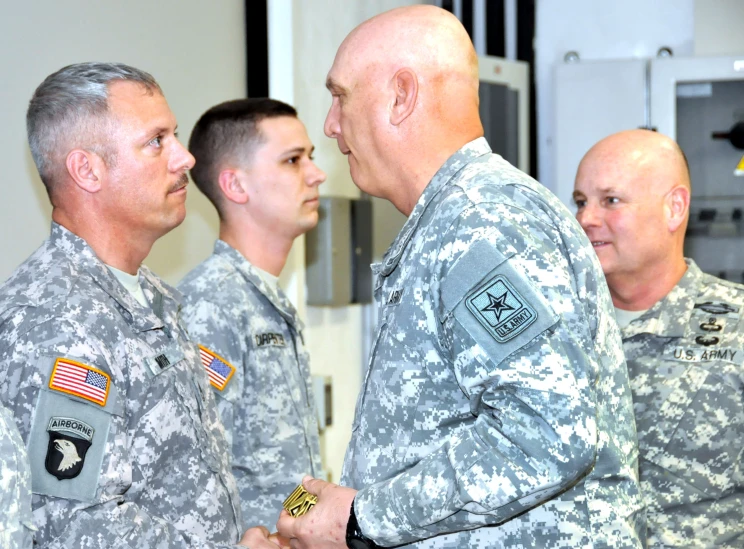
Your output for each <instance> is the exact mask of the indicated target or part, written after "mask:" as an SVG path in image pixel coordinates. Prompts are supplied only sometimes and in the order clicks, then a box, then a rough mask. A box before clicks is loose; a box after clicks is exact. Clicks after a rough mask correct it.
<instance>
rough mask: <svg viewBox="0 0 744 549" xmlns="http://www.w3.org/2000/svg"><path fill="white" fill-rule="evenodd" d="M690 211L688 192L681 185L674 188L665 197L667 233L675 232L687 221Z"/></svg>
mask: <svg viewBox="0 0 744 549" xmlns="http://www.w3.org/2000/svg"><path fill="white" fill-rule="evenodd" d="M689 209H690V191H689V189H687V187H684V186H682V185H680V186H678V187H675V188H674V189H672V190H671V191H669V194H668V195H667V197H666V204H665V210H666V216H667V227H668V228H669V232H672V233H673V232H676V231H677V229H679V228H680V226H681V225H682V224H683V223H684V221H685V219H687V212H688V210H689Z"/></svg>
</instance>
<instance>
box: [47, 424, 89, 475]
mask: <svg viewBox="0 0 744 549" xmlns="http://www.w3.org/2000/svg"><path fill="white" fill-rule="evenodd" d="M47 432H48V433H49V445H48V446H47V455H46V459H45V460H44V466H45V467H46V470H47V472H48V473H49V474H50V475H54V476H55V477H57V480H66V479H71V478H75V477H76V476H78V475H79V474H80V472H81V471H82V470H83V465H85V455H86V454H87V452H88V448H90V445H91V443H92V442H93V433H94V432H95V431H94V429H93V427H91V426H90V425H88V424H87V423H85V422H83V421H80V420H78V419H74V418H71V417H52V418H51V419H50V420H49V426H48V427H47Z"/></svg>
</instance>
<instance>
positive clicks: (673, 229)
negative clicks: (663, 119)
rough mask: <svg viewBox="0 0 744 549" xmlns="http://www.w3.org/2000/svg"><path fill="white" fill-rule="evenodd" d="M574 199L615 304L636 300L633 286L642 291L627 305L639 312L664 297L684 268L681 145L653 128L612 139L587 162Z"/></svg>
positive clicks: (685, 183) (685, 200)
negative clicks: (639, 299) (653, 130)
mask: <svg viewBox="0 0 744 549" xmlns="http://www.w3.org/2000/svg"><path fill="white" fill-rule="evenodd" d="M573 196H574V201H575V202H576V206H577V212H576V218H577V219H578V220H579V223H580V224H581V226H582V227H583V229H584V231H585V232H586V234H587V236H588V237H589V240H590V241H591V242H592V245H593V246H594V250H595V251H596V252H597V256H598V257H599V260H600V263H601V264H602V269H603V271H604V273H605V276H606V277H607V282H608V284H609V286H610V291H611V293H612V294H613V299H615V301H616V305H618V301H623V299H621V298H620V297H618V296H622V295H626V296H627V295H630V296H635V297H637V295H639V293H638V292H633V291H626V290H627V289H628V288H631V289H632V288H637V287H641V288H642V289H643V291H644V292H645V293H643V292H642V293H643V295H644V296H645V297H646V298H647V299H646V301H643V300H641V301H640V302H638V301H637V300H636V301H635V302H634V301H633V299H629V300H628V301H627V302H625V304H626V305H627V304H628V303H631V302H632V303H633V305H634V306H638V307H639V308H645V305H649V303H648V301H650V304H651V305H652V304H653V303H654V302H655V300H656V299H658V298H660V297H663V296H664V295H666V293H667V292H668V291H669V290H670V289H671V288H672V287H673V286H674V284H676V283H677V281H678V280H679V278H681V276H682V274H684V271H685V270H686V264H685V262H684V256H683V248H684V236H685V229H686V227H687V218H688V213H689V206H690V176H689V171H688V168H687V161H686V159H685V156H684V153H683V152H682V150H681V149H680V148H679V146H678V145H677V144H676V143H675V142H674V141H673V140H672V139H670V138H668V137H666V136H664V135H661V134H658V133H656V132H652V131H648V130H629V131H624V132H620V133H616V134H614V135H611V136H609V137H607V138H605V139H603V140H601V141H600V142H598V143H597V144H596V145H594V146H593V147H592V148H591V149H590V150H589V152H587V153H586V155H585V156H584V158H583V159H582V161H581V163H580V164H579V169H578V172H577V174H576V182H575V184H574V193H573ZM649 296H651V297H649ZM635 297H634V299H635ZM639 303H643V304H644V305H639ZM621 308H622V307H621ZM629 310H638V309H635V308H631V309H629Z"/></svg>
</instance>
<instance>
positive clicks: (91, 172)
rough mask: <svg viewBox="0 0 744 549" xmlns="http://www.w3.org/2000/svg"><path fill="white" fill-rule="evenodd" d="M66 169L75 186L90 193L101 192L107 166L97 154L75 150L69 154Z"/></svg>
mask: <svg viewBox="0 0 744 549" xmlns="http://www.w3.org/2000/svg"><path fill="white" fill-rule="evenodd" d="M65 167H66V168H67V173H68V174H69V175H70V178H71V179H72V180H73V181H74V182H75V184H76V185H77V186H78V187H80V188H81V189H83V190H84V191H87V192H89V193H96V192H98V191H100V190H101V176H102V174H103V170H105V168H106V166H105V164H104V162H103V159H102V158H101V157H100V156H98V155H97V154H95V153H93V152H90V151H86V150H83V149H73V150H71V151H70V152H69V153H68V154H67V158H66V159H65Z"/></svg>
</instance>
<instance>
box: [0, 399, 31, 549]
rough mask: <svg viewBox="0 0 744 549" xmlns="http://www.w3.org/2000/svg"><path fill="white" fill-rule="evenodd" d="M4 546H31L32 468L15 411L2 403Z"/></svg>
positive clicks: (0, 521)
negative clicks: (9, 409) (29, 466)
mask: <svg viewBox="0 0 744 549" xmlns="http://www.w3.org/2000/svg"><path fill="white" fill-rule="evenodd" d="M0 509H2V513H0V547H9V548H10V547H12V548H18V549H31V544H32V542H33V538H32V535H33V532H34V531H35V530H36V528H35V527H34V524H33V520H32V518H31V472H30V471H29V468H28V456H27V455H26V447H25V446H24V445H23V440H21V435H20V434H19V433H18V427H16V424H15V420H14V419H13V416H12V415H11V413H10V412H9V411H8V410H7V409H5V408H4V407H3V406H2V405H0Z"/></svg>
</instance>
